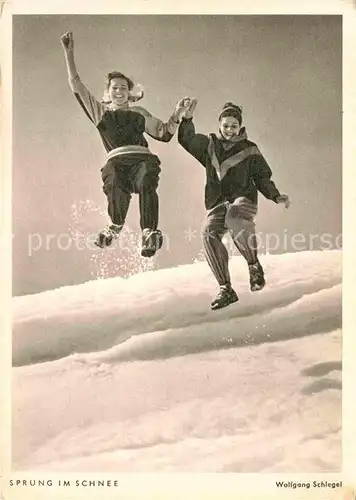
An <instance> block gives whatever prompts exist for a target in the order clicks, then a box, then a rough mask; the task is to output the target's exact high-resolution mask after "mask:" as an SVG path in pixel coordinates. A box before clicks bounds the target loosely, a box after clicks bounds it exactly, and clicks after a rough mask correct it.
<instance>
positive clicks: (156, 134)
mask: <svg viewBox="0 0 356 500" xmlns="http://www.w3.org/2000/svg"><path fill="white" fill-rule="evenodd" d="M131 109H132V110H134V111H137V112H138V113H141V115H143V116H144V117H145V132H146V133H147V134H148V135H149V136H150V137H152V138H153V139H156V140H157V141H161V142H169V141H170V140H171V139H172V137H173V136H174V134H175V131H176V130H177V127H178V118H177V117H176V115H175V113H173V114H172V116H171V117H170V118H169V120H168V121H167V122H163V121H162V120H160V119H159V118H156V117H155V116H152V115H151V113H149V112H148V111H147V110H146V109H144V108H141V107H139V106H135V107H132V108H131Z"/></svg>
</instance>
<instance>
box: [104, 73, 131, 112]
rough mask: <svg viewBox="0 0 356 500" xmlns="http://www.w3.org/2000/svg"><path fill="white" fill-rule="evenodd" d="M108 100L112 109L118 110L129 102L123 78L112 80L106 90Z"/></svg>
mask: <svg viewBox="0 0 356 500" xmlns="http://www.w3.org/2000/svg"><path fill="white" fill-rule="evenodd" d="M108 95H109V99H110V101H111V103H112V106H113V107H114V108H120V107H122V106H123V105H125V104H126V103H127V102H128V100H129V95H130V91H129V84H128V81H127V80H125V78H112V79H111V80H110V84H109V88H108Z"/></svg>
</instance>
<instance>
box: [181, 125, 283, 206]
mask: <svg viewBox="0 0 356 500" xmlns="http://www.w3.org/2000/svg"><path fill="white" fill-rule="evenodd" d="M178 141H179V144H181V145H182V146H183V148H184V149H185V150H186V151H188V153H190V154H191V155H192V156H194V158H196V159H197V160H198V161H199V162H200V163H201V164H202V165H203V166H204V167H205V171H206V185H205V206H206V208H207V210H210V209H211V208H213V207H215V206H216V205H218V204H219V203H222V202H224V201H230V202H232V201H234V200H235V199H236V198H238V197H240V196H246V197H247V198H249V199H250V200H251V201H252V202H253V203H256V204H257V192H258V191H260V192H261V193H262V194H263V195H264V196H265V197H266V198H268V199H270V200H273V201H274V202H276V198H277V197H278V196H280V193H279V191H278V189H277V188H276V186H275V184H274V182H273V181H272V180H271V177H272V171H271V169H270V168H269V166H268V164H267V162H266V160H265V159H264V158H263V156H262V154H261V153H260V151H259V149H258V147H257V146H256V144H255V143H254V142H251V141H249V140H248V139H247V135H246V132H245V129H244V128H242V129H241V131H240V137H239V140H238V141H237V142H236V144H235V145H234V146H232V147H231V148H230V149H228V150H225V149H224V147H223V141H222V140H221V139H219V138H218V137H217V136H216V135H215V134H210V135H209V136H206V135H203V134H196V133H195V127H194V124H193V121H192V119H186V118H184V119H183V120H182V122H181V124H180V126H179V129H178Z"/></svg>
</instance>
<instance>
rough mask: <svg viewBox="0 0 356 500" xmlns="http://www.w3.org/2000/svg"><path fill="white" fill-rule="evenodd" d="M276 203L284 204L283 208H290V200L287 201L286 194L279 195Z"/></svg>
mask: <svg viewBox="0 0 356 500" xmlns="http://www.w3.org/2000/svg"><path fill="white" fill-rule="evenodd" d="M276 202H277V203H284V206H285V207H286V208H289V206H290V199H289V196H288V195H287V194H281V195H280V196H277V198H276Z"/></svg>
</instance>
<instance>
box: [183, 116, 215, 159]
mask: <svg viewBox="0 0 356 500" xmlns="http://www.w3.org/2000/svg"><path fill="white" fill-rule="evenodd" d="M178 142H179V144H180V145H181V146H183V148H184V149H185V150H186V151H188V153H190V154H191V155H192V156H194V158H196V159H197V160H198V161H199V162H200V163H202V164H203V165H204V166H205V163H204V158H205V155H206V151H207V148H208V145H209V139H208V137H207V136H206V135H203V134H196V133H195V127H194V123H193V120H192V119H191V118H189V119H187V118H183V119H182V121H181V123H180V125H179V129H178Z"/></svg>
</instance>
